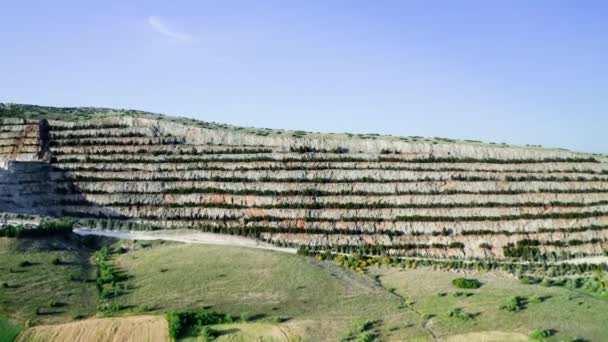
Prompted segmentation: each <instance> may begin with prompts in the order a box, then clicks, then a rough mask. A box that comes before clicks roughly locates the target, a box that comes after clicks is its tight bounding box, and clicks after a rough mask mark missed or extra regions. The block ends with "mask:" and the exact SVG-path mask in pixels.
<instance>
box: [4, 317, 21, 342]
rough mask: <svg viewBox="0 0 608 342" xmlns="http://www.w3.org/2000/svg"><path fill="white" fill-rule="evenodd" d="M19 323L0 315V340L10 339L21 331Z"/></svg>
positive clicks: (7, 341) (7, 340)
mask: <svg viewBox="0 0 608 342" xmlns="http://www.w3.org/2000/svg"><path fill="white" fill-rule="evenodd" d="M21 329H22V327H21V325H19V324H17V323H15V322H13V321H12V320H9V319H8V318H4V317H0V341H3V342H4V341H6V342H9V341H12V340H14V339H15V337H17V335H19V332H21Z"/></svg>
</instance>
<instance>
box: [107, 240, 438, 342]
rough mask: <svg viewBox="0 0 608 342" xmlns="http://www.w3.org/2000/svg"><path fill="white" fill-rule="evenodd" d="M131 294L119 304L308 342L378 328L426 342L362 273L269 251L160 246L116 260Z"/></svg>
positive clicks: (416, 325) (416, 324)
mask: <svg viewBox="0 0 608 342" xmlns="http://www.w3.org/2000/svg"><path fill="white" fill-rule="evenodd" d="M117 263H118V264H119V265H120V267H121V268H122V269H124V270H125V271H126V272H127V273H128V274H129V275H130V276H132V280H130V285H131V286H132V287H133V290H132V291H131V292H130V293H128V294H127V295H125V296H123V297H121V298H120V301H121V303H124V304H126V305H132V306H134V307H136V308H147V309H148V311H149V312H159V313H160V312H167V311H171V310H196V309H203V308H207V309H211V310H215V311H218V312H223V313H229V314H232V315H235V316H239V315H241V314H243V313H246V314H247V315H248V316H250V317H251V318H252V320H253V321H254V322H257V323H268V322H276V321H285V322H284V323H281V324H280V325H278V326H280V327H288V329H289V330H290V331H291V332H293V333H294V334H296V335H298V336H305V337H306V340H316V341H319V340H339V339H340V338H345V337H348V336H350V337H353V338H356V336H357V333H356V331H355V333H353V332H352V330H356V327H357V326H358V325H359V324H361V322H363V321H366V320H370V321H374V322H378V323H377V324H376V325H377V327H376V331H377V333H378V334H379V335H380V336H382V337H383V338H385V339H394V340H399V339H403V338H404V337H407V338H411V339H415V338H425V336H426V334H425V332H424V331H423V329H422V328H421V319H420V316H418V315H417V314H415V313H414V312H412V311H411V310H410V309H408V308H407V307H406V306H404V305H403V301H402V300H401V299H400V298H398V297H396V296H394V295H392V294H391V293H389V292H388V291H386V290H385V289H383V288H382V287H380V286H378V285H377V284H376V283H375V282H374V280H373V279H371V278H370V277H368V276H366V275H361V274H357V273H355V272H352V271H349V270H346V269H344V268H341V267H339V266H337V265H334V264H332V263H319V262H316V261H315V260H313V259H311V258H303V257H301V256H296V255H287V254H281V253H277V252H271V251H262V250H254V249H247V248H235V247H224V246H208V245H179V244H164V245H158V246H155V247H151V248H147V249H142V250H139V251H135V252H129V253H125V254H122V255H120V256H119V257H118V258H117Z"/></svg>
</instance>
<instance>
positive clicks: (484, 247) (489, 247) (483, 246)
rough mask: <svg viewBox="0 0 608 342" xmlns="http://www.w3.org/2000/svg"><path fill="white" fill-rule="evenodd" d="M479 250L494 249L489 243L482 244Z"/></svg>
mask: <svg viewBox="0 0 608 342" xmlns="http://www.w3.org/2000/svg"><path fill="white" fill-rule="evenodd" d="M479 248H482V249H492V245H490V244H489V243H487V242H482V243H480V244H479Z"/></svg>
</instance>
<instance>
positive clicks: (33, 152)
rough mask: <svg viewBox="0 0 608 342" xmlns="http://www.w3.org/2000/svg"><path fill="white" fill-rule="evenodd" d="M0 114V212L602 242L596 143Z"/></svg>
mask: <svg viewBox="0 0 608 342" xmlns="http://www.w3.org/2000/svg"><path fill="white" fill-rule="evenodd" d="M0 118H1V119H0V120H1V121H0V182H1V183H2V187H1V188H0V212H2V213H3V214H2V215H3V218H4V219H5V220H6V221H7V222H10V223H24V222H25V223H27V222H36V221H37V220H39V219H40V218H41V217H45V216H54V217H71V218H76V219H78V220H79V221H78V222H79V224H80V225H82V226H85V227H91V228H100V229H143V230H149V229H172V228H191V229H197V230H202V231H206V232H216V233H229V234H239V235H246V236H251V237H256V238H259V239H262V240H265V241H268V242H272V243H274V244H277V245H280V246H291V247H301V248H303V249H306V250H308V251H319V250H331V251H333V252H346V253H350V252H355V251H359V252H362V253H363V254H383V253H387V254H389V255H396V256H430V257H433V258H435V257H440V258H445V257H457V258H463V257H466V258H470V257H473V258H485V257H492V258H498V259H502V258H505V257H515V258H529V257H533V258H534V259H539V258H541V259H547V258H551V259H560V258H572V257H582V256H593V255H603V254H604V252H605V247H604V246H605V245H606V235H607V232H608V230H607V228H608V160H607V159H606V158H605V157H604V156H598V155H589V154H581V153H575V152H570V151H565V150H559V149H543V148H538V147H514V146H507V145H492V144H482V143H478V142H466V141H450V140H449V139H439V140H437V139H425V138H415V137H412V138H396V137H382V136H377V135H363V136H357V135H339V134H336V135H332V134H328V135H321V134H313V133H310V134H309V133H305V132H299V131H298V132H288V131H279V130H256V129H246V128H239V127H234V126H227V125H220V124H210V123H204V122H197V121H194V120H189V119H183V118H182V119H179V118H171V117H166V116H160V115H155V114H150V113H145V112H139V111H122V110H110V109H97V108H52V107H38V106H29V105H0Z"/></svg>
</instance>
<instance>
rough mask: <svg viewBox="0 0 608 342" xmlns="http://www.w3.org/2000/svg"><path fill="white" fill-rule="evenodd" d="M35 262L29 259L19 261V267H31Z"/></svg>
mask: <svg viewBox="0 0 608 342" xmlns="http://www.w3.org/2000/svg"><path fill="white" fill-rule="evenodd" d="M32 265H33V264H32V263H31V262H29V261H27V260H24V261H22V262H20V263H19V267H29V266H32Z"/></svg>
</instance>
